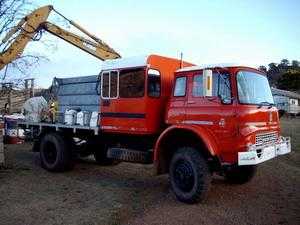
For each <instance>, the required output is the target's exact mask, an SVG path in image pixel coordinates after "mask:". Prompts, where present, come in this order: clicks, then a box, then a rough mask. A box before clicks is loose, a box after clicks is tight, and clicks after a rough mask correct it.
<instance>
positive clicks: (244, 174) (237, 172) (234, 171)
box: [225, 166, 256, 184]
mask: <svg viewBox="0 0 300 225" xmlns="http://www.w3.org/2000/svg"><path fill="white" fill-rule="evenodd" d="M255 173H256V166H234V167H231V168H230V169H229V170H227V171H225V178H226V179H227V180H228V181H229V182H230V183H234V184H244V183H247V182H249V181H250V180H251V179H252V178H253V177H254V175H255Z"/></svg>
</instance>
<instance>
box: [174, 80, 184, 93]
mask: <svg viewBox="0 0 300 225" xmlns="http://www.w3.org/2000/svg"><path fill="white" fill-rule="evenodd" d="M185 93H186V77H177V78H176V81H175V88H174V97H183V96H185Z"/></svg>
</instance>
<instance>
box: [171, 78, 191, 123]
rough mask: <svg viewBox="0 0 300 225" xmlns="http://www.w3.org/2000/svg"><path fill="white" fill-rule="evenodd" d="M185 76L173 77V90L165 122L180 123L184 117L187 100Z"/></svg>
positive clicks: (186, 79)
mask: <svg viewBox="0 0 300 225" xmlns="http://www.w3.org/2000/svg"><path fill="white" fill-rule="evenodd" d="M187 81H188V77H187V76H181V75H179V76H177V77H176V79H175V84H174V90H173V93H172V95H173V96H172V97H171V100H170V103H169V104H170V105H169V110H168V115H167V123H170V124H176V123H182V122H183V121H184V120H185V117H186V109H185V106H186V102H187Z"/></svg>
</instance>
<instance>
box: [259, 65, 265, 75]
mask: <svg viewBox="0 0 300 225" xmlns="http://www.w3.org/2000/svg"><path fill="white" fill-rule="evenodd" d="M258 69H259V70H260V71H262V72H264V73H267V67H265V66H259V67H258Z"/></svg>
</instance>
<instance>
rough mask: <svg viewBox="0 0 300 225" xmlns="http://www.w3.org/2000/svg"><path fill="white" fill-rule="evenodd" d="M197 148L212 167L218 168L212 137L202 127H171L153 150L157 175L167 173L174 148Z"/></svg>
mask: <svg viewBox="0 0 300 225" xmlns="http://www.w3.org/2000/svg"><path fill="white" fill-rule="evenodd" d="M180 146H193V147H197V149H199V150H200V151H201V153H202V154H203V155H204V156H205V157H206V159H207V160H210V161H212V162H213V163H212V164H213V166H217V167H218V166H219V159H218V152H219V150H218V146H217V144H216V142H215V140H214V138H213V137H212V135H211V134H210V133H209V132H208V131H207V129H205V128H203V127H195V126H185V125H173V126H171V127H169V128H167V129H166V130H165V131H164V132H163V133H162V134H161V135H160V136H159V138H158V139H157V141H156V143H155V148H154V156H153V157H154V164H155V167H156V173H157V174H163V173H167V172H168V169H169V163H170V160H171V157H172V155H173V153H174V152H175V150H176V149H177V148H176V147H180Z"/></svg>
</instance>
